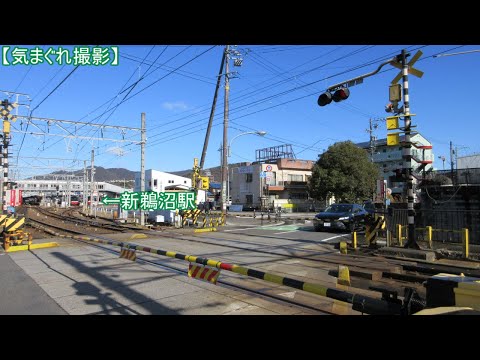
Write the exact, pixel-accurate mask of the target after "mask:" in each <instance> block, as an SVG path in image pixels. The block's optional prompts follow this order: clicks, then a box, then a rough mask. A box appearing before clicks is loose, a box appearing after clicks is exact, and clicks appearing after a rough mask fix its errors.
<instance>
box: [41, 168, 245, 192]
mask: <svg viewBox="0 0 480 360" xmlns="http://www.w3.org/2000/svg"><path fill="white" fill-rule="evenodd" d="M244 165H246V163H236V164H230V165H229V166H244ZM136 172H138V171H130V170H127V169H124V168H109V169H106V168H104V167H101V166H95V181H104V182H108V183H111V184H114V185H118V186H123V183H124V182H125V187H127V188H133V186H134V182H135V173H136ZM170 173H171V174H175V175H178V176H184V177H188V178H189V177H191V176H192V169H188V170H180V171H171V172H170ZM59 175H73V176H78V177H81V178H83V169H82V170H77V171H73V172H71V171H55V172H52V173H50V174H47V175H37V176H35V179H38V180H55V179H59ZM202 176H209V177H210V181H215V182H220V181H221V179H222V168H221V167H220V166H216V167H213V168H209V169H204V170H202ZM87 177H88V179H90V168H87Z"/></svg>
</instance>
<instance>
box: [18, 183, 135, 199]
mask: <svg viewBox="0 0 480 360" xmlns="http://www.w3.org/2000/svg"><path fill="white" fill-rule="evenodd" d="M14 182H15V185H14V188H15V189H18V190H22V192H23V196H24V197H26V196H33V195H39V196H43V197H48V196H57V195H63V194H65V193H67V192H68V193H69V194H71V195H82V194H83V182H82V181H79V180H77V181H75V180H71V181H70V180H15V181H14ZM95 189H96V191H98V193H99V194H100V196H113V197H118V196H119V195H120V194H121V193H122V192H124V191H130V190H131V189H127V188H123V187H121V186H117V185H112V184H109V183H106V182H95Z"/></svg>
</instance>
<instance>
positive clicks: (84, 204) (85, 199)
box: [82, 160, 88, 213]
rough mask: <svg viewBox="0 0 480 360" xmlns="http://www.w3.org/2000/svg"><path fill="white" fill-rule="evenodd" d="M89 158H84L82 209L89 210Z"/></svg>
mask: <svg viewBox="0 0 480 360" xmlns="http://www.w3.org/2000/svg"><path fill="white" fill-rule="evenodd" d="M87 193H88V192H87V160H83V201H82V211H83V212H84V213H85V212H87Z"/></svg>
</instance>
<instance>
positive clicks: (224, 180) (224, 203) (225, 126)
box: [222, 45, 230, 214]
mask: <svg viewBox="0 0 480 360" xmlns="http://www.w3.org/2000/svg"><path fill="white" fill-rule="evenodd" d="M229 50H230V47H229V45H226V46H225V60H226V61H225V101H224V105H225V106H224V111H223V149H222V150H223V151H222V153H223V155H222V159H223V161H222V214H226V213H227V178H228V173H227V171H228V167H227V161H228V159H227V158H228V154H227V152H228V96H229V92H230V79H229V77H228V72H229V65H228V63H229V61H230V54H229Z"/></svg>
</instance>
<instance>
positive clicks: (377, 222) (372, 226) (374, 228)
mask: <svg viewBox="0 0 480 360" xmlns="http://www.w3.org/2000/svg"><path fill="white" fill-rule="evenodd" d="M384 228H385V218H384V217H383V216H375V219H374V220H373V221H371V222H369V223H368V222H367V223H366V224H365V240H366V241H367V244H368V246H369V247H372V246H375V245H376V244H377V234H378V232H379V231H380V230H382V229H384Z"/></svg>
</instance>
